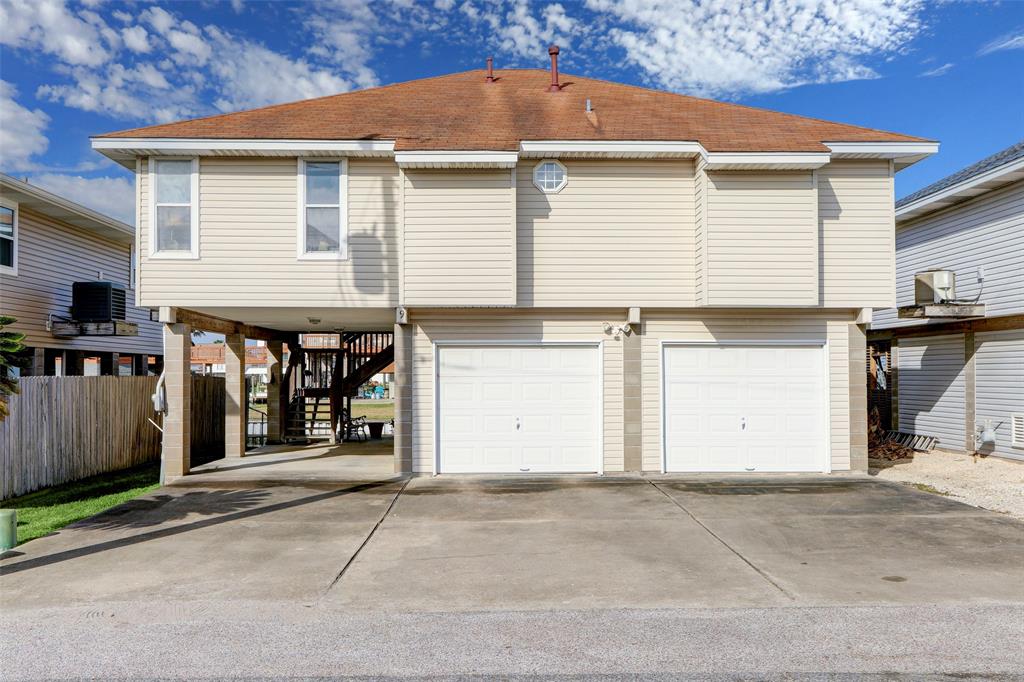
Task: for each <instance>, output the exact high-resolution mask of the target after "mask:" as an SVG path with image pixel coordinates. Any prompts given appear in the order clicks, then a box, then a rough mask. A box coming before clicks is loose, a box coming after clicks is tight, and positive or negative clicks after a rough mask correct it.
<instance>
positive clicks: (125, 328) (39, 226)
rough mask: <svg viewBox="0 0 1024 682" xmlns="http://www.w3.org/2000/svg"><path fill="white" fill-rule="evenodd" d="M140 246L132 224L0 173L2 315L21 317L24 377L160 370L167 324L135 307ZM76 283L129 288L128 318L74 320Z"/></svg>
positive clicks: (15, 327) (145, 372) (144, 372)
mask: <svg viewBox="0 0 1024 682" xmlns="http://www.w3.org/2000/svg"><path fill="white" fill-rule="evenodd" d="M134 244H135V231H134V229H133V228H132V227H131V226H130V225H126V224H124V223H122V222H120V221H118V220H114V219H113V218H109V217H107V216H105V215H102V214H100V213H97V212H96V211H93V210H91V209H88V208H86V207H84V206H81V205H79V204H76V203H74V202H72V201H69V200H67V199H64V198H63V197H59V196H57V195H55V194H52V193H50V192H47V191H46V190H43V189H40V188H39V187H36V186H34V185H30V184H28V183H27V182H22V181H21V180H17V179H15V178H12V177H10V176H8V175H3V174H0V312H2V313H3V314H4V315H10V316H12V317H14V318H17V322H16V323H15V324H14V325H13V327H12V328H13V329H14V330H15V331H20V332H24V333H25V334H26V337H25V341H24V343H25V345H26V346H27V347H28V350H27V351H26V352H27V353H28V354H29V356H30V361H29V362H30V364H29V366H28V367H27V368H26V369H25V370H23V372H22V373H23V374H26V375H44V374H45V375H82V374H143V375H144V374H147V373H151V372H154V371H158V370H159V367H160V365H161V362H162V355H163V345H162V343H161V335H160V326H161V325H160V323H159V322H151V321H150V312H149V310H148V309H146V308H138V307H136V306H135V305H134V303H135V293H134V284H135V283H134V273H133V263H134V260H135V259H134V256H133V249H134ZM76 282H110V283H112V284H113V286H114V287H115V288H123V289H124V290H125V301H126V306H125V309H124V313H123V315H122V314H120V313H115V314H114V315H113V319H111V320H108V321H106V322H95V321H91V322H88V323H83V324H78V323H77V322H75V321H73V318H72V288H73V285H74V284H75V283H76ZM90 319H93V318H90ZM110 334H116V335H110Z"/></svg>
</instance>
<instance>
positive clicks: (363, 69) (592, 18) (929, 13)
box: [0, 0, 1024, 222]
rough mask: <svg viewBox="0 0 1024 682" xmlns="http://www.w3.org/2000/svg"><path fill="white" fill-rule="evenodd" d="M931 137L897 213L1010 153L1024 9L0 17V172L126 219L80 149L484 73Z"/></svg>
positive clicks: (830, 6) (25, 4)
mask: <svg viewBox="0 0 1024 682" xmlns="http://www.w3.org/2000/svg"><path fill="white" fill-rule="evenodd" d="M551 42H557V43H558V44H559V45H561V46H562V48H563V50H562V57H561V66H562V69H563V71H565V72H568V73H573V74H579V75H586V76H593V77H598V78H606V79H610V80H617V81H621V82H625V83H632V84H637V85H644V86H649V87H655V88H659V89H665V90H672V91H676V92H683V93H688V94H695V95H701V96H707V97H713V98H716V99H723V100H728V101H734V102H739V103H743V104H747V105H752V106H758V107H765V108H770V109H776V110H780V111H786V112H791V113H796V114H803V115H807V116H814V117H819V118H825V119H831V120H836V121H842V122H846V123H853V124H859V125H865V126H870V127H875V128H882V129H886V130H894V131H898V132H903V133H908V134H913V135H920V136H923V137H929V138H933V139H937V140H940V141H941V142H942V149H941V152H940V153H939V154H938V155H937V156H935V157H933V158H931V159H929V160H927V161H924V162H922V163H920V164H918V165H916V166H914V167H912V168H910V169H908V170H906V171H903V172H902V173H900V174H899V175H898V176H897V195H898V196H902V195H904V194H907V193H909V192H911V191H913V190H915V189H918V188H919V187H922V186H924V185H925V184H928V183H929V182H932V181H934V180H936V179H938V178H940V177H942V176H944V175H947V174H948V173H951V172H953V171H955V170H958V169H959V168H961V167H963V166H965V165H967V164H969V163H971V162H973V161H975V160H977V159H980V158H982V157H984V156H986V155H988V154H991V153H993V152H995V151H998V150H999V149H1002V148H1004V147H1006V146H1008V145H1010V144H1012V143H1014V142H1016V141H1018V140H1020V139H1022V138H1024V2H1022V1H1017V0H1014V1H1009V2H936V3H925V2H921V1H920V0H780V1H777V2H770V3H767V2H755V1H754V0H669V1H665V0H585V1H584V0H580V1H571V0H568V1H563V2H547V1H543V0H539V1H533V2H530V1H528V0H493V1H485V0H420V1H418V2H417V1H416V0H305V1H303V2H285V1H278V2H266V1H260V0H208V1H200V0H195V1H183V0H177V1H173V2H159V1H158V2H148V1H141V0H140V1H135V2H123V1H117V0H109V1H105V0H91V1H87V2H86V1H83V2H64V1H63V0H0V50H2V52H0V81H2V82H0V168H2V169H3V171H4V172H8V173H13V174H15V175H17V176H19V177H21V176H27V177H29V179H30V181H32V182H35V183H37V184H39V185H41V186H45V187H47V188H49V189H51V190H53V191H56V192H59V193H62V194H64V195H66V196H69V197H71V198H73V199H76V200H78V201H81V202H82V203H84V204H87V205H90V206H93V207H95V208H97V209H99V210H102V211H104V212H107V213H109V214H111V215H114V216H116V217H119V218H121V219H123V220H125V221H127V222H132V221H133V210H132V201H133V197H134V191H133V189H132V181H131V175H130V174H129V173H128V172H127V171H125V170H124V169H122V168H120V167H118V166H116V165H114V164H112V163H110V162H107V161H106V160H105V159H103V158H102V157H100V156H99V155H98V154H96V153H94V152H92V151H91V150H90V149H89V145H88V137H89V135H92V134H97V133H102V132H108V131H111V130H118V129H123V128H129V127H134V126H138V125H145V124H148V123H156V122H161V121H167V120H177V119H180V118H189V117H194V116H200V115H206V114H212V113H220V112H223V111H233V110H239V109H245V108H252V107H255V106H262V105H265V104H271V103H275V102H280V101H290V100H295V99H304V98H307V97H314V96H319V95H325V94H331V93H335V92H344V91H347V90H352V89H357V88H361V87H369V86H374V85H381V84H386V83H393V82H396V81H403V80H409V79H413V78H420V77H424V76H433V75H437V74H442V73H448V72H453V71H463V70H466V69H470V68H480V67H482V65H483V61H484V58H485V57H486V56H487V55H489V54H493V55H494V57H495V62H496V65H497V66H498V67H499V68H500V67H503V66H507V67H511V66H516V67H530V66H535V67H541V68H545V67H546V65H547V51H546V46H547V45H548V44H549V43H551Z"/></svg>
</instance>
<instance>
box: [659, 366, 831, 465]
mask: <svg viewBox="0 0 1024 682" xmlns="http://www.w3.org/2000/svg"><path fill="white" fill-rule="evenodd" d="M664 372H665V381H664V387H665V393H664V403H665V410H664V415H665V468H666V470H667V471H823V470H826V469H827V468H828V467H827V463H828V450H827V446H826V439H825V433H826V430H825V415H826V393H825V357H824V351H823V349H822V347H821V346H665V352H664Z"/></svg>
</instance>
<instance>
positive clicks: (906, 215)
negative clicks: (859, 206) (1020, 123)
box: [896, 158, 1024, 223]
mask: <svg viewBox="0 0 1024 682" xmlns="http://www.w3.org/2000/svg"><path fill="white" fill-rule="evenodd" d="M1018 180H1024V158H1019V159H1014V160H1013V161H1011V162H1009V163H1006V164H1003V165H1002V166H997V167H996V168H991V169H989V170H987V171H985V172H983V173H978V174H977V175H974V176H971V177H969V178H966V179H964V180H961V181H960V182H958V183H956V184H954V185H950V186H948V187H944V188H942V189H941V190H939V191H937V192H933V193H932V194H927V195H925V196H923V197H920V198H918V199H915V200H914V201H910V202H907V203H905V204H903V205H899V204H897V206H896V222H897V223H905V222H908V221H910V220H913V219H915V218H920V217H921V216H923V215H927V214H928V213H934V212H935V211H940V210H942V209H944V208H948V207H950V206H953V205H954V204H959V203H961V202H963V201H967V200H968V199H973V198H974V197H976V196H979V195H981V194H985V193H987V192H991V191H992V190H995V189H998V188H1000V187H1003V186H1005V185H1008V184H1010V183H1011V182H1016V181H1018Z"/></svg>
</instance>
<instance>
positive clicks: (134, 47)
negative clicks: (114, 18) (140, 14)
mask: <svg viewBox="0 0 1024 682" xmlns="http://www.w3.org/2000/svg"><path fill="white" fill-rule="evenodd" d="M121 38H122V39H123V40H124V45H125V47H127V48H128V49H129V50H131V51H132V52H140V53H145V52H149V51H150V50H151V49H152V46H151V45H150V44H149V32H148V31H147V30H146V29H145V28H144V27H142V26H126V27H125V28H122V29H121Z"/></svg>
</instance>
